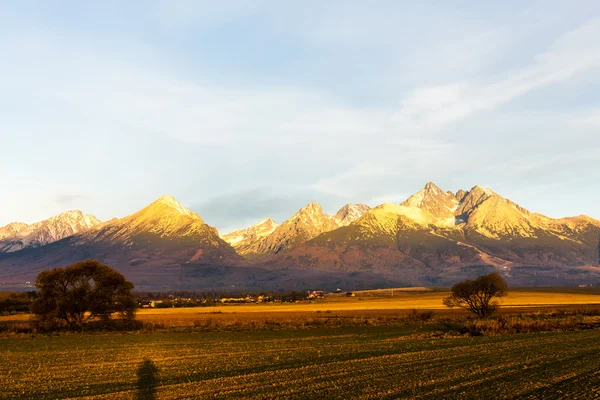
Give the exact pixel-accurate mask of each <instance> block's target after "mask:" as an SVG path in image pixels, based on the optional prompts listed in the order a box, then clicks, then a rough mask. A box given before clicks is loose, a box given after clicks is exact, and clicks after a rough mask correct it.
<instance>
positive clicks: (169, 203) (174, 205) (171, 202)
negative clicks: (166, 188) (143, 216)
mask: <svg viewBox="0 0 600 400" xmlns="http://www.w3.org/2000/svg"><path fill="white" fill-rule="evenodd" d="M148 207H153V208H158V207H168V208H171V209H173V210H175V211H177V212H179V213H181V214H184V215H189V216H191V215H194V216H198V214H196V213H194V212H193V211H191V210H188V209H187V208H185V207H184V206H182V205H181V203H179V202H178V201H177V200H175V197H173V196H170V195H165V196H162V197H159V198H158V199H156V200H155V201H154V202H152V203H151V204H150V205H149V206H148ZM198 217H199V216H198Z"/></svg>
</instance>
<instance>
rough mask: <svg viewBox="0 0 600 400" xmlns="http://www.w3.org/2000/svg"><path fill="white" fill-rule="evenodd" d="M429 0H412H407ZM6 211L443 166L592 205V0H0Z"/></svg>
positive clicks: (209, 216)
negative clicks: (370, 0)
mask: <svg viewBox="0 0 600 400" xmlns="http://www.w3.org/2000/svg"><path fill="white" fill-rule="evenodd" d="M415 3H420V4H415ZM0 54H2V61H1V62H0V179H1V180H0V182H1V183H0V185H1V186H0V188H1V189H0V190H1V192H0V193H1V196H0V226H2V225H5V224H7V223H9V222H13V221H23V222H27V223H31V222H35V221H39V220H43V219H45V218H48V217H50V216H52V215H55V214H58V213H60V212H63V211H66V210H71V209H81V210H83V211H84V212H86V213H90V214H93V215H95V216H97V217H98V218H100V219H103V220H107V219H110V218H113V217H123V216H125V215H128V214H130V213H133V212H135V211H137V210H138V209H140V208H142V207H144V206H145V205H147V204H149V203H151V202H152V201H153V200H154V199H156V198H158V197H160V196H162V195H166V194H169V195H172V196H174V197H175V198H176V199H177V200H178V201H179V202H181V203H182V204H183V205H184V206H186V207H188V208H190V209H192V210H194V211H196V212H198V213H199V214H200V215H201V216H202V217H203V219H204V220H205V221H206V222H207V223H209V224H210V225H213V226H215V227H217V228H218V229H219V230H220V231H222V232H228V231H231V230H233V229H236V228H242V227H246V226H249V225H251V224H253V223H255V222H257V221H259V220H261V219H263V218H265V217H272V218H274V219H275V220H276V221H277V222H280V223H281V222H283V221H284V220H285V219H286V218H288V217H289V216H291V215H292V214H293V213H294V212H296V211H297V209H299V208H300V207H302V206H303V205H305V204H307V203H308V202H310V201H316V202H318V203H319V204H321V205H322V206H323V209H324V210H325V211H326V212H330V213H333V212H335V211H336V210H337V209H339V208H340V207H341V206H343V205H344V204H346V203H358V202H363V203H367V204H369V205H371V206H375V205H378V204H381V203H383V202H393V203H400V202H402V201H404V200H405V199H406V198H407V197H408V196H409V195H411V194H412V193H414V192H416V191H418V190H420V189H421V188H422V187H423V186H424V185H425V184H426V183H427V182H429V181H432V182H434V183H436V184H437V185H438V186H440V187H441V188H443V189H444V190H452V191H456V190H458V189H469V188H471V187H473V186H475V185H481V186H485V187H489V188H491V189H493V190H494V191H496V192H497V193H499V194H500V195H502V196H504V197H507V198H509V199H511V200H513V201H515V202H517V203H518V204H520V205H521V206H523V207H525V208H527V209H529V210H531V211H535V212H540V213H543V214H546V215H549V216H551V217H563V216H571V215H579V214H587V215H590V216H592V217H595V218H598V219H600V2H598V1H595V0H592V1H576V0H575V1H570V2H566V1H551V0H542V1H504V2H472V1H425V2H409V1H398V0H391V1H387V0H378V1H377V2H367V1H364V0H363V1H353V0H343V1H342V0H330V1H322V0H315V1H313V0H302V1H293V0H289V1H279V0H257V1H253V0H242V1H237V0H229V1H228V0H221V1H219V2H216V1H204V0H181V1H177V0H169V1H166V0H165V1H163V0H148V1H136V0H132V1H128V2H123V1H116V0H115V1H113V0H106V1H102V2H97V1H91V0H90V1H85V0H78V1H66V0H65V1H59V0H52V1H44V2H43V1H30V0H20V1H11V0H0Z"/></svg>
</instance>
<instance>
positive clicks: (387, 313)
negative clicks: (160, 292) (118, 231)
mask: <svg viewBox="0 0 600 400" xmlns="http://www.w3.org/2000/svg"><path fill="white" fill-rule="evenodd" d="M357 295H358V296H357V297H347V296H345V294H340V295H330V296H328V297H327V298H325V299H323V300H318V301H313V302H308V301H307V302H301V303H267V304H227V305H219V306H216V307H199V308H167V309H141V310H139V312H138V314H137V320H138V321H140V322H142V323H143V324H144V328H143V329H145V330H149V331H157V330H168V331H177V330H180V331H186V330H194V331H250V330H289V329H309V328H323V327H350V326H397V325H403V324H410V323H415V322H419V323H423V322H424V320H423V319H422V316H421V315H423V314H426V313H432V315H431V317H430V318H427V321H426V322H427V323H436V322H439V321H444V320H452V321H458V322H459V323H463V321H465V320H466V318H467V317H468V316H469V314H468V313H467V312H466V311H464V310H460V309H455V310H449V309H447V308H445V307H444V306H443V305H442V299H443V298H444V297H446V296H447V295H448V292H447V291H440V290H436V291H433V290H425V289H419V290H416V291H414V290H411V291H407V290H398V289H394V295H393V297H392V296H391V290H381V291H367V292H357ZM598 303H600V294H596V293H585V292H584V293H579V292H577V291H571V292H567V293H560V292H544V291H533V290H527V291H513V292H511V293H509V295H508V296H507V297H505V298H503V299H502V308H501V309H500V314H501V315H506V316H510V317H511V318H513V317H515V316H516V315H518V314H531V313H536V312H537V313H547V312H548V311H549V310H552V309H556V310H562V311H569V312H575V313H578V312H580V311H581V309H582V307H586V308H588V309H589V310H600V305H598ZM412 310H418V311H412ZM415 312H416V314H415ZM411 314H412V315H411ZM30 318H31V317H30V316H29V315H26V314H16V315H9V316H1V317H0V331H4V332H9V333H27V332H31V328H30V327H29V324H28V322H29V319H30ZM579 322H580V321H578V323H579ZM520 323H521V324H523V321H521V322H520ZM488 324H490V326H489V327H483V326H482V327H472V326H471V325H469V326H468V327H467V328H468V330H469V331H470V332H478V331H481V332H482V333H483V334H495V332H503V330H502V329H498V328H494V327H492V326H491V323H488ZM535 324H537V326H538V327H537V328H534V327H532V328H531V330H529V331H540V330H544V329H542V328H543V327H544V324H543V323H541V322H535ZM565 324H566V323H565ZM580 325H581V324H580ZM514 326H517V325H514ZM565 327H566V325H565ZM546 328H547V329H546V330H552V329H553V328H551V327H549V326H546ZM513 331H525V332H528V330H526V329H525V328H511V329H508V330H506V332H507V333H508V332H513Z"/></svg>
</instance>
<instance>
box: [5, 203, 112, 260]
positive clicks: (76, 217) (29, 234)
mask: <svg viewBox="0 0 600 400" xmlns="http://www.w3.org/2000/svg"><path fill="white" fill-rule="evenodd" d="M100 224H101V221H100V220H99V219H98V218H96V217H94V216H93V215H89V214H84V213H83V212H81V211H79V210H74V211H66V212H64V213H61V214H59V215H56V216H54V217H50V218H48V219H46V220H44V221H40V222H36V223H34V224H31V225H27V224H25V223H19V222H16V223H11V224H8V225H6V226H4V227H2V228H0V252H4V253H10V252H15V251H19V250H22V249H24V248H32V247H40V246H44V245H47V244H50V243H54V242H56V241H59V240H61V239H64V238H66V237H69V236H72V235H74V234H77V233H80V232H85V231H87V230H89V229H91V228H94V227H95V226H98V225H100Z"/></svg>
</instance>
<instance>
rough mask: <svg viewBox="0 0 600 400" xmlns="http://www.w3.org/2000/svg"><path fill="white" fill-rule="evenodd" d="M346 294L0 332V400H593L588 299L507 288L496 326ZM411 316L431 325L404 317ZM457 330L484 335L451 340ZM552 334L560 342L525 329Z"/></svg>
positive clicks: (598, 373) (597, 339)
mask: <svg viewBox="0 0 600 400" xmlns="http://www.w3.org/2000/svg"><path fill="white" fill-rule="evenodd" d="M356 294H357V296H356V297H346V296H344V295H336V296H330V297H328V298H326V299H324V300H319V301H315V302H312V303H308V302H302V303H285V304H281V303H279V304H240V305H233V304H232V305H221V306H217V307H200V308H171V309H143V310H140V311H139V313H138V316H137V319H138V320H140V321H142V322H144V329H143V330H142V331H138V332H133V333H95V334H91V333H61V334H56V335H41V334H37V335H30V334H25V333H21V334H18V333H17V334H15V333H10V332H7V333H6V334H5V335H4V336H1V337H0V399H61V398H74V397H77V398H89V399H104V398H106V399H122V398H123V399H175V398H177V399H182V398H190V399H191V398H223V399H229V398H258V399H260V398H264V399H272V398H275V399H277V398H279V399H294V398H298V399H316V398H319V399H321V398H325V399H327V398H362V399H378V398H430V399H437V398H489V397H490V396H493V397H500V398H507V397H519V398H532V399H546V398H547V399H555V398H569V399H571V398H593V397H594V396H599V397H600V357H598V354H600V329H589V328H593V327H597V326H600V316H599V314H598V312H599V310H600V293H599V292H598V291H597V290H591V289H588V288H586V290H577V289H575V290H573V289H570V290H565V291H558V290H556V289H554V290H550V289H535V290H533V289H521V290H513V291H511V293H510V294H509V295H508V296H507V297H505V298H504V299H503V306H504V307H503V308H502V309H501V310H500V314H501V315H503V316H506V318H505V321H504V323H506V324H507V325H506V326H507V327H508V328H506V329H505V328H502V326H504V325H502V321H494V320H490V321H487V322H486V321H483V322H482V323H483V324H484V326H483V327H478V326H477V324H480V321H473V320H467V319H465V318H466V316H467V313H466V312H465V311H462V310H448V309H445V308H443V307H441V299H442V298H443V297H445V296H446V295H447V291H444V290H416V291H415V290H410V291H403V290H398V289H396V290H394V294H393V296H392V292H391V290H389V291H367V292H357V293H356ZM412 309H422V310H424V309H429V310H433V312H434V313H435V314H434V315H435V316H434V317H433V318H432V319H431V320H429V319H428V320H420V319H419V318H420V317H419V316H420V315H425V314H427V312H426V311H420V314H419V313H416V315H417V319H415V320H410V315H411V313H414V312H413V311H412ZM582 310H584V312H581V311H582ZM585 310H587V311H591V312H590V313H588V314H586V312H585ZM565 312H566V313H567V314H566V315H565V314H564V313H565ZM569 312H576V313H577V314H576V315H573V314H568V313H569ZM523 313H526V314H527V316H525V317H522V316H521V314H523ZM29 318H30V316H29V315H24V314H21V315H10V316H3V317H0V327H1V326H2V324H24V323H25V322H26V321H27V320H28V319H29ZM503 318H504V317H503ZM457 321H462V323H463V324H466V325H462V326H463V327H471V328H473V327H475V328H477V329H479V331H480V332H483V333H484V334H486V335H488V334H489V335H490V336H482V337H472V336H469V334H470V333H472V332H471V331H469V332H464V333H460V332H459V331H457V330H456V329H455V328H453V327H452V326H454V325H456V326H458V324H457ZM549 321H553V322H549ZM146 326H148V327H150V330H148V329H146ZM308 328H311V329H308ZM313 328H319V329H313ZM471 328H470V329H471ZM540 328H541V329H540ZM502 329H504V330H502ZM571 329H577V330H574V331H569V330H571ZM581 329H583V330H581ZM552 330H566V331H554V332H542V333H539V332H538V331H552ZM479 331H478V332H479ZM503 332H538V333H522V334H503Z"/></svg>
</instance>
